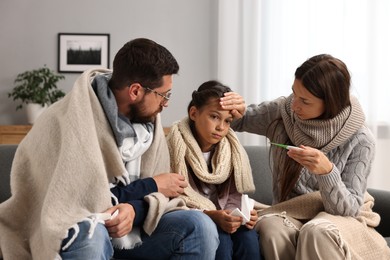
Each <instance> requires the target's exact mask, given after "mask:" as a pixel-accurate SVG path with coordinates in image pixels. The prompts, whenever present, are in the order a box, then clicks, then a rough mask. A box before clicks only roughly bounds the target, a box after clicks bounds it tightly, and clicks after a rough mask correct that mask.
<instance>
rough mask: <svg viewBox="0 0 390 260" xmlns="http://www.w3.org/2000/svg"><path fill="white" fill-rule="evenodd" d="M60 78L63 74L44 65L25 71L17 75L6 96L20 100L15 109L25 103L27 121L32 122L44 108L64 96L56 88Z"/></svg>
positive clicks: (62, 77)
mask: <svg viewBox="0 0 390 260" xmlns="http://www.w3.org/2000/svg"><path fill="white" fill-rule="evenodd" d="M62 79H65V77H64V76H63V75H60V74H56V73H54V72H53V71H51V70H50V69H49V68H47V67H46V66H44V67H42V68H39V69H37V70H31V71H25V72H23V73H20V74H18V75H17V77H16V79H15V81H14V88H13V90H12V92H10V93H8V97H12V98H13V100H19V101H21V102H22V103H21V104H19V105H18V106H17V107H16V110H18V109H21V108H22V107H23V105H24V104H26V106H27V117H28V120H29V123H31V124H33V122H34V121H35V119H36V118H37V117H38V116H39V114H40V113H42V111H43V109H44V108H46V107H47V106H49V105H50V104H52V103H54V102H56V101H57V100H59V99H60V98H62V97H63V96H65V93H64V92H63V91H62V90H60V89H58V88H57V83H58V81H60V80H62ZM31 113H32V114H31Z"/></svg>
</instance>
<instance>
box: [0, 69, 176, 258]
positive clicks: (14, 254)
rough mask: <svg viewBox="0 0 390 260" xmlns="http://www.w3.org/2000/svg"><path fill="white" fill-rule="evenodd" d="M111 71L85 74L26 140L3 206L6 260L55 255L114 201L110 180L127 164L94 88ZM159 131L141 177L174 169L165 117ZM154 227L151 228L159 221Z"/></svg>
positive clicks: (1, 246)
mask: <svg viewBox="0 0 390 260" xmlns="http://www.w3.org/2000/svg"><path fill="white" fill-rule="evenodd" d="M107 72H109V71H107V70H90V71H87V72H85V73H83V74H82V75H81V76H80V77H79V78H78V80H77V81H76V82H75V85H74V87H73V89H72V90H71V92H70V93H68V94H67V95H66V96H65V97H64V98H63V99H62V100H61V101H59V102H57V103H55V104H53V105H52V106H50V107H49V109H48V110H47V111H46V112H45V113H43V114H42V115H41V116H40V117H39V118H38V120H37V122H36V123H35V124H34V126H33V128H32V129H31V131H30V132H29V133H28V135H27V136H26V137H25V138H24V140H23V142H22V143H21V144H20V145H19V146H18V149H17V151H16V154H15V158H14V161H13V166H12V170H11V193H12V196H11V198H10V199H8V200H7V201H5V202H4V203H2V204H0V256H1V255H2V256H3V258H4V259H18V260H23V259H55V257H58V252H59V250H60V245H61V241H62V240H63V239H64V237H65V235H66V232H67V230H68V229H69V228H70V227H71V226H72V225H73V224H75V223H77V222H79V221H81V220H83V219H85V218H86V217H88V216H90V215H91V214H94V213H100V212H103V211H105V210H107V208H109V207H111V206H112V205H111V195H110V188H109V179H111V178H112V177H113V176H121V175H122V174H123V173H124V172H125V171H126V170H125V168H124V165H123V163H122V159H121V157H120V155H119V152H118V148H117V146H116V143H115V140H114V137H113V135H112V131H111V128H110V125H109V123H108V121H107V120H106V117H105V114H104V111H103V109H102V107H101V106H100V103H99V101H98V99H97V97H96V95H95V93H94V91H93V90H92V88H91V87H90V86H91V81H92V79H93V78H94V76H96V75H97V74H99V73H107ZM154 135H155V140H154V142H153V143H152V145H151V147H150V148H149V150H148V151H147V152H146V154H144V155H143V157H142V166H141V168H142V169H141V177H146V176H152V175H153V174H154V173H160V172H168V171H169V154H168V148H167V146H166V142H165V138H164V133H163V130H162V127H161V124H160V122H159V119H158V120H157V122H156V127H155V133H154ZM157 197H158V196H157ZM153 201H155V199H153ZM162 203H166V202H162ZM153 205H156V207H161V205H159V204H158V203H156V202H154V203H153ZM164 210H165V209H164ZM160 211H161V210H160ZM151 212H153V209H151ZM154 212H155V211H154ZM160 216H161V215H160ZM154 220H155V221H158V219H154ZM146 225H148V226H147V227H148V231H149V232H150V231H151V230H152V229H153V227H154V226H155V223H147V224H146Z"/></svg>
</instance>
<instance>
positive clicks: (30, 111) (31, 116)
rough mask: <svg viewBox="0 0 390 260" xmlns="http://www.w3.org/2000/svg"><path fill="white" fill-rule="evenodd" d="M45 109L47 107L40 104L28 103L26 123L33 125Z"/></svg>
mask: <svg viewBox="0 0 390 260" xmlns="http://www.w3.org/2000/svg"><path fill="white" fill-rule="evenodd" d="M46 108H47V105H45V106H42V105H41V104H35V103H30V104H27V105H26V112H27V121H28V123H29V124H34V122H35V120H37V118H38V117H39V116H40V115H41V114H42V112H43V111H44V110H45V109H46Z"/></svg>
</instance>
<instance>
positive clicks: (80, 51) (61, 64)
mask: <svg viewBox="0 0 390 260" xmlns="http://www.w3.org/2000/svg"><path fill="white" fill-rule="evenodd" d="M109 51H110V35H109V34H106V33H101V34H91V33H59V34H58V72H68V73H80V72H83V71H85V70H87V69H90V68H109Z"/></svg>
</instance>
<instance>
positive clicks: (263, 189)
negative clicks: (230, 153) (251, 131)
mask: <svg viewBox="0 0 390 260" xmlns="http://www.w3.org/2000/svg"><path fill="white" fill-rule="evenodd" d="M244 148H245V150H246V152H247V154H248V157H249V161H250V163H251V167H252V174H253V181H254V182H255V186H256V191H255V193H254V194H248V195H249V197H251V198H253V199H254V200H256V201H258V202H261V203H264V204H268V205H271V203H272V176H271V167H270V162H269V159H268V158H269V156H268V150H267V147H265V146H244Z"/></svg>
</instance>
